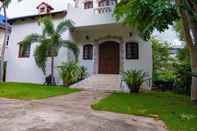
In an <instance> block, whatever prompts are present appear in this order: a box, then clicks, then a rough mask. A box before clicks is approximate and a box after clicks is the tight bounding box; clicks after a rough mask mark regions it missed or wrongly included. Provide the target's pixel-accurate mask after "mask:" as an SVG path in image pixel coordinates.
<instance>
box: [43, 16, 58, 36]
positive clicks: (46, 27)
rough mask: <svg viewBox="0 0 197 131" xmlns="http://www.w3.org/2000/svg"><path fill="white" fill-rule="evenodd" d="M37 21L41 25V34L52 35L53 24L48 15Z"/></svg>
mask: <svg viewBox="0 0 197 131" xmlns="http://www.w3.org/2000/svg"><path fill="white" fill-rule="evenodd" d="M39 22H40V23H41V25H42V26H43V36H45V35H52V34H53V33H54V32H55V29H54V24H53V22H52V20H51V18H50V17H43V18H41V19H40V20H39Z"/></svg>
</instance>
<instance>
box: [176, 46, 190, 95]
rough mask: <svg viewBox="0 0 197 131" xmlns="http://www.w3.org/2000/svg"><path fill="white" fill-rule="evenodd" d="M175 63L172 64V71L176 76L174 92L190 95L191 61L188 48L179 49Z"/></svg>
mask: <svg viewBox="0 0 197 131" xmlns="http://www.w3.org/2000/svg"><path fill="white" fill-rule="evenodd" d="M176 58H177V61H178V62H177V63H174V67H175V68H174V70H175V75H176V86H177V88H176V91H177V92H178V93H184V94H186V95H190V93H191V91H190V90H191V82H192V75H191V60H190V53H189V49H188V48H186V47H185V48H183V49H180V50H179V51H178V53H177V56H176Z"/></svg>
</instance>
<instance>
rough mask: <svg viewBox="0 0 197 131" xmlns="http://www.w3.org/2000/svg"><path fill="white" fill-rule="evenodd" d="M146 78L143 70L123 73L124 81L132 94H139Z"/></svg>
mask: <svg viewBox="0 0 197 131" xmlns="http://www.w3.org/2000/svg"><path fill="white" fill-rule="evenodd" d="M145 77H146V74H145V73H144V72H143V71H142V70H128V71H126V72H123V73H122V81H123V82H125V83H126V84H127V86H128V88H129V91H130V93H131V92H135V93H138V92H139V90H140V87H141V85H142V84H143V82H144V81H145V80H144V78H145Z"/></svg>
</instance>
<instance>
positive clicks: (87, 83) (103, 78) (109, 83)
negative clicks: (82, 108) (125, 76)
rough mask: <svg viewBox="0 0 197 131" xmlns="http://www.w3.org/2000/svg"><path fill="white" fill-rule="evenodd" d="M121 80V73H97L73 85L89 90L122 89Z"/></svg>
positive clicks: (73, 86)
mask: <svg viewBox="0 0 197 131" xmlns="http://www.w3.org/2000/svg"><path fill="white" fill-rule="evenodd" d="M120 82H121V80H120V75H106V74H97V75H93V76H90V77H89V78H87V79H85V80H83V81H81V82H79V83H76V84H74V85H72V86H71V87H72V88H79V89H88V90H103V91H120V90H121V88H120Z"/></svg>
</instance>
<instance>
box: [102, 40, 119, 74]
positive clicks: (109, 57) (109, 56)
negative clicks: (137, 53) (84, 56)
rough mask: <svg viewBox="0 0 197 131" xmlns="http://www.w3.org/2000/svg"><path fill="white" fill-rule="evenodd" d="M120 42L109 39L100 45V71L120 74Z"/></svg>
mask: <svg viewBox="0 0 197 131" xmlns="http://www.w3.org/2000/svg"><path fill="white" fill-rule="evenodd" d="M119 49H120V47H119V43H116V42H113V41H108V42H104V43H102V44H100V45H99V73H100V74H119V68H120V50H119Z"/></svg>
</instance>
